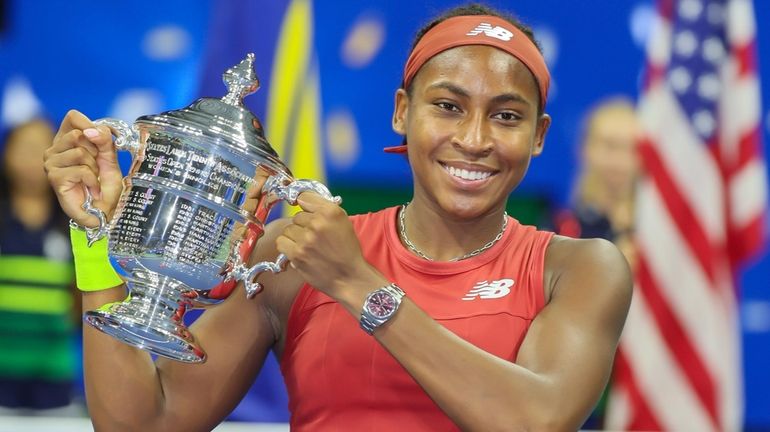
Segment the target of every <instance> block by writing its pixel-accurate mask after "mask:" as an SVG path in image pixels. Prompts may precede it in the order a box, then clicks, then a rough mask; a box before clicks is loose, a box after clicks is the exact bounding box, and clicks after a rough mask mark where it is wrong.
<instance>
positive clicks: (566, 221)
mask: <svg viewBox="0 0 770 432" xmlns="http://www.w3.org/2000/svg"><path fill="white" fill-rule="evenodd" d="M638 134H639V124H638V119H637V116H636V111H635V109H634V105H633V103H632V102H631V100H629V99H628V98H625V97H621V96H617V97H612V98H608V99H604V100H603V101H601V102H599V103H598V104H597V105H596V106H595V107H594V108H593V109H591V111H590V112H589V113H588V115H587V116H586V121H585V125H584V133H583V136H582V140H581V143H580V147H579V151H580V153H579V161H580V168H579V171H578V176H577V179H576V181H575V188H574V191H573V195H572V209H571V210H569V211H566V212H562V213H560V214H559V215H558V216H557V229H556V231H557V232H559V233H560V234H562V235H568V236H571V237H577V238H603V239H606V240H610V241H612V242H613V243H615V245H616V246H617V247H618V248H619V249H620V250H621V252H623V254H624V255H625V257H626V259H627V260H628V262H629V264H630V265H631V268H632V269H633V267H634V262H635V258H634V257H635V253H634V245H633V234H634V196H635V190H636V183H637V179H638V178H639V157H638V154H637V139H638Z"/></svg>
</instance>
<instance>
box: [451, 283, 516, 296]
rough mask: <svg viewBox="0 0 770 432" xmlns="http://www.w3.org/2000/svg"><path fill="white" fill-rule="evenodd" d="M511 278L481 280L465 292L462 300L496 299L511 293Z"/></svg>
mask: <svg viewBox="0 0 770 432" xmlns="http://www.w3.org/2000/svg"><path fill="white" fill-rule="evenodd" d="M512 286H513V279H500V280H496V281H492V282H488V281H481V282H478V283H477V284H476V285H474V286H473V288H471V290H470V291H468V294H465V297H463V300H476V299H497V298H501V297H505V296H507V295H508V294H510V293H511V287H512Z"/></svg>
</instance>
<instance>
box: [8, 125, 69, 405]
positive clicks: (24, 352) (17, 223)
mask: <svg viewBox="0 0 770 432" xmlns="http://www.w3.org/2000/svg"><path fill="white" fill-rule="evenodd" d="M53 137H54V132H53V129H52V127H51V125H50V124H49V123H48V122H47V121H45V120H42V119H35V120H32V121H28V122H26V123H23V124H20V125H18V126H16V127H14V128H12V129H11V130H10V131H9V133H8V135H7V138H6V139H5V142H4V146H3V148H2V170H1V171H0V347H2V348H0V407H4V409H2V410H0V414H13V415H22V414H41V413H49V414H54V415H64V414H66V413H68V412H71V411H73V407H74V406H73V405H71V403H72V400H73V389H74V379H75V372H76V370H77V364H76V362H77V361H76V353H75V344H74V343H73V341H74V339H73V338H74V337H75V335H76V333H75V330H76V324H75V322H76V321H79V319H78V318H77V317H76V316H75V315H76V314H77V311H78V310H79V307H77V305H76V304H75V303H74V302H75V301H76V300H75V299H77V298H79V296H77V297H76V296H74V295H73V294H74V289H73V288H74V268H73V265H72V252H71V249H70V242H69V237H68V235H67V233H68V224H67V218H66V217H65V215H64V213H63V212H62V211H61V209H60V208H59V206H58V205H57V202H56V198H55V195H54V193H53V191H52V190H51V187H50V186H49V184H48V181H47V178H46V173H45V171H44V169H43V154H44V152H45V150H46V149H47V148H48V147H49V146H50V145H51V142H52V141H53Z"/></svg>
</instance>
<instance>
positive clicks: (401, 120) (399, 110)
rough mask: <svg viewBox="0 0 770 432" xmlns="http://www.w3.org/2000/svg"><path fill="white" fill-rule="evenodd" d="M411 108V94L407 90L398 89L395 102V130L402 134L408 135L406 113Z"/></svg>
mask: <svg viewBox="0 0 770 432" xmlns="http://www.w3.org/2000/svg"><path fill="white" fill-rule="evenodd" d="M408 108H409V95H407V94H406V90H404V89H402V88H400V89H398V90H396V95H395V100H394V103H393V131H394V132H395V133H397V134H399V135H401V136H405V135H406V114H407V110H408Z"/></svg>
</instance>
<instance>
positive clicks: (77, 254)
mask: <svg viewBox="0 0 770 432" xmlns="http://www.w3.org/2000/svg"><path fill="white" fill-rule="evenodd" d="M70 241H71V242H72V256H73V257H74V259H75V282H76V283H77V286H78V289H79V290H80V291H102V290H106V289H110V288H114V287H116V286H118V285H122V284H123V279H121V278H120V276H118V274H117V273H116V272H115V269H114V268H113V267H112V264H110V260H109V258H108V256H107V238H106V237H105V238H102V239H100V240H98V241H96V242H94V244H93V245H91V247H88V239H87V238H86V233H85V231H81V230H78V229H74V228H70Z"/></svg>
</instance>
